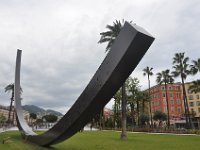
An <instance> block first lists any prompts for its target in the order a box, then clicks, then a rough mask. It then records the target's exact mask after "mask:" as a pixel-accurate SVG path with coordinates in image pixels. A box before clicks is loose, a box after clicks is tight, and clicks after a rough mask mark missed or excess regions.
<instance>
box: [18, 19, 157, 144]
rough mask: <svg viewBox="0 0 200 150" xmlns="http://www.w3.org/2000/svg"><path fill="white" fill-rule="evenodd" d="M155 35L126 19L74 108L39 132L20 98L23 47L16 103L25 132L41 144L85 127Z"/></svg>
mask: <svg viewBox="0 0 200 150" xmlns="http://www.w3.org/2000/svg"><path fill="white" fill-rule="evenodd" d="M153 41H154V38H153V37H152V36H151V35H150V34H149V33H148V32H146V31H145V30H144V29H142V28H141V27H139V26H136V25H131V24H129V23H128V22H126V23H125V25H124V27H123V28H122V29H121V32H120V34H119V36H118V37H117V38H116V40H115V42H114V44H113V46H112V48H111V50H110V51H109V53H108V54H107V56H106V57H105V59H104V61H103V62H102V64H101V65H100V67H99V68H98V70H97V72H96V73H95V74H94V76H93V78H92V79H91V81H90V82H89V84H88V85H87V87H86V88H85V89H84V91H83V92H82V94H81V95H80V96H79V98H78V99H77V101H76V102H75V103H74V105H73V106H72V107H71V109H70V110H69V111H68V112H67V113H66V114H65V115H64V116H63V118H62V119H61V120H60V121H59V122H58V123H57V124H56V125H55V126H53V127H52V128H51V129H50V130H48V131H46V132H45V133H43V134H40V135H37V134H36V133H35V132H33V131H32V129H31V128H30V127H29V126H28V125H27V124H26V121H25V120H24V117H23V110H22V107H21V100H20V66H21V50H18V52H17V60H16V70H15V88H14V93H15V96H14V97H15V107H16V114H17V121H18V128H19V130H20V131H21V133H22V136H23V137H24V138H25V139H26V140H28V141H30V142H33V143H36V144H38V145H41V146H49V145H52V144H56V143H58V142H61V141H63V140H65V139H67V138H69V137H71V136H72V135H74V134H75V133H76V132H78V131H79V130H80V129H82V128H83V127H84V126H85V125H86V124H87V123H88V122H89V121H90V120H91V119H92V118H93V117H94V116H95V115H96V114H98V113H99V112H100V111H101V110H102V109H103V107H104V106H105V105H106V104H107V103H108V102H109V100H110V99H111V98H112V97H113V95H114V94H115V93H116V92H117V90H118V89H119V88H120V87H121V86H122V84H123V83H124V81H125V80H126V78H127V77H128V76H129V75H130V74H131V72H132V71H133V70H134V69H135V67H136V66H137V64H138V63H139V61H140V60H141V58H142V57H143V56H144V54H145V52H146V51H147V50H148V48H149V47H150V45H151V44H152V42H153Z"/></svg>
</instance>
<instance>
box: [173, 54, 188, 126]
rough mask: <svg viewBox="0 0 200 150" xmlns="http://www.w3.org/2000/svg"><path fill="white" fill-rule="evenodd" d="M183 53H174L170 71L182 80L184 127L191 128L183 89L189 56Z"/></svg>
mask: <svg viewBox="0 0 200 150" xmlns="http://www.w3.org/2000/svg"><path fill="white" fill-rule="evenodd" d="M184 55H185V53H175V56H174V57H173V65H174V66H173V69H174V71H173V72H172V74H173V76H174V77H178V76H180V77H181V81H182V89H183V102H184V108H185V117H186V127H187V128H191V120H190V117H189V106H188V102H187V96H186V89H185V82H184V81H185V80H186V78H187V75H190V73H191V71H190V70H189V64H188V63H187V62H188V61H189V57H185V56H184Z"/></svg>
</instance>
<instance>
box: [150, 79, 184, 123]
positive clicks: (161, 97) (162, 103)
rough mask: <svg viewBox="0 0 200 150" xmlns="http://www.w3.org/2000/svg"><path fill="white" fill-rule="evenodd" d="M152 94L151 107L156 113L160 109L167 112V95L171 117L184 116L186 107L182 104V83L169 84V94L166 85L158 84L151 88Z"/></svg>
mask: <svg viewBox="0 0 200 150" xmlns="http://www.w3.org/2000/svg"><path fill="white" fill-rule="evenodd" d="M150 96H151V109H152V112H153V113H154V112H155V111H157V110H159V111H161V112H164V113H166V114H167V102H166V97H168V104H169V116H170V119H173V118H180V117H181V116H183V113H184V109H183V107H182V106H183V104H182V92H181V84H180V83H175V84H168V85H167V95H166V90H165V85H163V84H158V85H156V86H153V87H151V89H150Z"/></svg>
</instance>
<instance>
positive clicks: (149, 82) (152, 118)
mask: <svg viewBox="0 0 200 150" xmlns="http://www.w3.org/2000/svg"><path fill="white" fill-rule="evenodd" d="M148 83H149V96H150V95H151V94H150V79H149V75H148ZM149 111H150V119H151V128H153V117H152V111H151V99H150V101H149Z"/></svg>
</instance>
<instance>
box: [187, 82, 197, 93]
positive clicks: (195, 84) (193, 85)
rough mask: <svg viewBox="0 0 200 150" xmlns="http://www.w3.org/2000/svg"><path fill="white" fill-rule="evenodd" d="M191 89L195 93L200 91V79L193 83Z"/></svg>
mask: <svg viewBox="0 0 200 150" xmlns="http://www.w3.org/2000/svg"><path fill="white" fill-rule="evenodd" d="M189 90H190V91H191V92H194V93H198V92H200V80H196V81H193V82H192V85H190V87H189Z"/></svg>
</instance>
